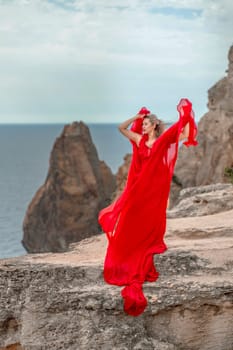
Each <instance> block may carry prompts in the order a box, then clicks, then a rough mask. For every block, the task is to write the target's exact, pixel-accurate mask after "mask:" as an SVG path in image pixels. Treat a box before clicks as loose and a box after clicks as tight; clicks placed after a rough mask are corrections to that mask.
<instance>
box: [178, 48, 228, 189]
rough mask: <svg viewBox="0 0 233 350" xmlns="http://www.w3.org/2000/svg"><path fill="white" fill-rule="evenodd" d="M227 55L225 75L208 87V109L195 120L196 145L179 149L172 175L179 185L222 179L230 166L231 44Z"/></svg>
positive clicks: (196, 184) (214, 181) (193, 184)
mask: <svg viewBox="0 0 233 350" xmlns="http://www.w3.org/2000/svg"><path fill="white" fill-rule="evenodd" d="M228 59H229V67H228V70H227V75H226V76H225V77H224V78H222V79H221V80H220V81H219V82H217V83H216V84H215V85H214V86H213V87H211V88H210V89H209V91H208V108H209V111H208V112H207V113H206V114H205V115H204V116H203V117H202V118H201V120H200V122H199V124H198V142H199V145H198V146H197V147H193V148H190V149H187V148H186V147H184V146H182V147H181V149H180V151H179V156H178V161H177V163H176V168H175V175H176V176H177V178H178V180H179V182H180V183H181V184H182V187H189V186H200V185H208V184H211V183H218V182H224V181H225V180H226V179H225V177H224V170H225V168H226V167H229V168H232V167H233V46H232V47H231V48H230V50H229V53H228ZM194 109H195V106H194Z"/></svg>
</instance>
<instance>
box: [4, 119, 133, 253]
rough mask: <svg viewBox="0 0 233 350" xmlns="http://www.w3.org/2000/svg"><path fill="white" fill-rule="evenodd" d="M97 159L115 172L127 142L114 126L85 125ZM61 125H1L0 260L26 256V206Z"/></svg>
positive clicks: (44, 172) (42, 174)
mask: <svg viewBox="0 0 233 350" xmlns="http://www.w3.org/2000/svg"><path fill="white" fill-rule="evenodd" d="M87 125H88V127H89V130H90V132H91V137H92V140H93V142H94V144H95V146H96V149H97V152H98V156H99V159H100V160H104V161H105V162H106V164H107V165H108V166H109V167H110V168H111V170H112V172H113V173H116V172H117V170H118V167H119V166H120V165H122V163H123V161H124V156H125V154H127V153H130V152H131V144H130V142H129V141H128V140H127V139H126V138H124V137H123V136H122V135H121V134H120V133H119V131H118V128H117V125H116V124H87ZM63 127H64V124H43V125H41V124H39V125H35V124H30V125H25V124H19V125H13V124H9V125H6V124H2V125H0V201H1V205H0V259H3V258H10V257H16V256H20V255H25V254H27V252H26V251H25V250H24V248H23V246H22V244H21V240H22V237H23V230H22V224H23V219H24V216H25V213H26V210H27V207H28V205H29V203H30V202H31V200H32V198H33V196H34V195H35V193H36V191H37V190H38V188H39V187H40V186H41V185H43V183H44V181H45V178H46V176H47V172H48V167H49V157H50V152H51V150H52V148H53V144H54V142H55V140H56V138H57V137H58V136H59V135H60V134H61V132H62V130H63Z"/></svg>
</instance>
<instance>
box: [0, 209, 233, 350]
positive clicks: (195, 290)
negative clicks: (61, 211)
mask: <svg viewBox="0 0 233 350" xmlns="http://www.w3.org/2000/svg"><path fill="white" fill-rule="evenodd" d="M167 226H168V228H167V234H166V243H167V245H168V250H167V251H166V252H165V253H164V254H163V255H157V256H155V264H156V267H157V269H158V271H159V272H160V277H159V279H158V280H157V281H156V282H155V283H148V284H145V287H144V291H145V294H146V296H147V298H148V302H149V305H148V307H147V309H146V311H145V312H144V313H143V314H142V315H141V316H139V317H136V318H135V317H131V316H128V315H126V314H125V313H124V312H123V309H122V299H121V297H120V288H119V287H116V286H110V285H107V284H105V283H104V282H103V279H102V265H103V258H104V254H105V249H106V244H107V242H106V238H105V236H104V235H97V236H94V237H92V238H87V239H85V240H83V241H81V242H79V243H77V244H72V245H71V249H70V251H69V252H66V253H56V254H52V253H44V254H35V255H30V254H29V255H25V256H22V257H17V258H13V259H5V260H0V271H1V277H0V293H1V299H0V349H1V350H5V349H11V350H13V349H14V350H22V349H25V350H39V349H41V350H42V349H46V350H47V349H50V350H52V349H56V350H57V349H69V350H97V349H98V350H99V349H103V350H110V349H111V350H114V349H115V350H128V349H134V350H139V349H143V350H152V349H157V350H232V349H233V323H232V319H233V280H232V267H233V237H232V228H233V210H230V211H225V212H221V213H218V214H215V215H206V216H201V217H199V218H198V220H197V218H190V217H186V218H173V219H169V220H168V225H167Z"/></svg>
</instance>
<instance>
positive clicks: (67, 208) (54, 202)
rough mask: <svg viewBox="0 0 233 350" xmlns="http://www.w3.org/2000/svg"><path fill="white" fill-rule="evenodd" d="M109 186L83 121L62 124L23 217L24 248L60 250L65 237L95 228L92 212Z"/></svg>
mask: <svg viewBox="0 0 233 350" xmlns="http://www.w3.org/2000/svg"><path fill="white" fill-rule="evenodd" d="M114 190H115V177H114V176H113V175H112V173H111V170H110V169H109V168H108V167H107V165H106V164H105V163H104V162H101V161H100V160H99V159H98V155H97V151H96V148H95V146H94V144H93V142H92V139H91V136H90V132H89V129H88V127H87V126H86V125H85V124H84V123H82V122H79V123H78V122H75V123H73V124H71V125H66V126H65V127H64V130H63V132H62V134H61V136H60V137H58V138H57V140H56V142H55V144H54V147H53V149H52V152H51V156H50V164H49V171H48V175H47V178H46V181H45V183H44V185H43V186H42V187H41V188H40V189H39V190H38V191H37V193H36V194H35V196H34V198H33V199H32V202H31V203H30V205H29V207H28V209H27V212H26V215H25V219H24V223H23V230H24V236H23V245H24V247H25V248H26V250H27V251H28V252H33V253H35V252H48V251H52V252H56V251H65V250H66V249H67V247H68V245H69V243H71V242H77V241H80V240H81V239H83V238H86V237H89V236H90V235H93V234H96V233H97V232H98V231H99V227H98V223H97V216H98V212H99V210H100V209H101V208H102V207H104V206H105V205H106V204H107V203H108V202H109V201H110V198H111V195H112V192H113V191H114Z"/></svg>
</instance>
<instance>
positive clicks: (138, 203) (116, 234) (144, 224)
mask: <svg viewBox="0 0 233 350" xmlns="http://www.w3.org/2000/svg"><path fill="white" fill-rule="evenodd" d="M177 110H178V112H179V120H178V122H176V123H175V124H173V125H172V126H171V127H170V128H169V129H167V130H166V131H165V132H164V133H163V134H162V135H161V136H160V137H158V139H157V140H156V141H155V142H154V144H153V147H152V148H148V147H147V146H146V144H145V142H146V140H147V137H148V136H147V135H143V136H142V139H141V141H140V144H139V147H138V146H137V145H136V144H135V143H134V142H132V144H133V156H132V161H131V166H130V169H129V174H128V179H127V183H126V186H125V189H124V190H123V192H122V194H121V196H120V197H119V198H118V199H117V200H116V201H114V202H113V203H112V204H111V205H109V206H108V207H106V208H104V209H102V210H101V211H100V213H99V223H100V225H101V227H102V229H103V231H104V232H105V233H106V235H107V237H108V249H107V253H106V257H105V263H104V279H105V281H106V282H107V283H110V284H115V285H118V286H125V287H124V288H123V290H122V292H121V294H122V297H123V299H124V310H125V312H126V313H128V314H129V315H132V316H138V315H140V314H141V313H142V312H143V311H144V309H145V307H146V306H147V300H146V298H145V296H144V294H143V289H142V284H143V283H144V282H145V281H150V282H152V281H155V280H156V279H157V278H158V276H159V273H158V272H157V271H156V268H155V266H154V262H153V255H154V254H160V253H163V252H164V251H165V250H166V249H167V246H166V244H165V242H164V234H165V231H166V208H167V200H168V196H169V190H170V183H171V179H172V175H173V170H174V166H175V162H176V159H177V152H178V144H179V135H180V133H181V132H182V130H183V128H184V126H185V125H186V124H187V123H189V126H190V128H189V130H190V131H189V136H188V139H187V141H186V142H184V144H185V145H186V146H190V145H196V144H197V141H196V140H195V137H196V134H197V127H196V124H195V122H194V113H193V111H192V104H191V102H190V101H189V100H188V99H181V100H180V102H179V104H178V106H177ZM142 122H143V118H139V119H137V120H135V122H134V123H133V125H132V127H131V130H133V131H135V132H137V133H139V134H142Z"/></svg>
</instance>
